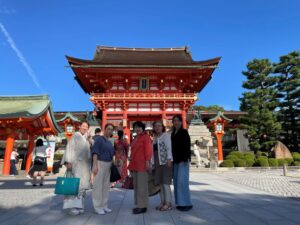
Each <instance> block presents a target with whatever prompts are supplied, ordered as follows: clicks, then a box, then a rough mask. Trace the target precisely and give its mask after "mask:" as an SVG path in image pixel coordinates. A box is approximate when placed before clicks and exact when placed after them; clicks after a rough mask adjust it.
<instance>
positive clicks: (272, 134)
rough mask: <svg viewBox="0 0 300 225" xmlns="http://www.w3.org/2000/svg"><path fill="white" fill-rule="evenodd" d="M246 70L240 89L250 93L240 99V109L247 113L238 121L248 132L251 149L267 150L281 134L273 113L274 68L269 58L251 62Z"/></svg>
mask: <svg viewBox="0 0 300 225" xmlns="http://www.w3.org/2000/svg"><path fill="white" fill-rule="evenodd" d="M247 69H248V70H247V71H243V72H242V73H243V75H245V76H246V78H247V80H246V81H245V82H243V88H245V89H247V90H249V91H246V92H244V93H243V96H242V97H241V98H240V101H241V105H240V109H241V110H242V111H245V112H247V113H248V114H247V115H246V116H244V117H242V118H241V125H242V127H243V128H245V129H246V130H247V135H248V137H249V144H250V148H251V149H252V150H254V151H258V150H262V151H270V150H271V148H272V147H273V146H274V144H275V142H276V140H277V138H278V135H279V133H280V131H281V125H280V123H279V122H278V121H277V116H276V112H275V109H276V107H277V106H278V101H277V99H276V96H277V91H276V89H275V87H274V86H275V84H276V81H277V79H276V77H274V76H272V72H273V66H272V63H271V62H270V61H269V60H268V59H261V60H258V59H254V60H253V61H251V62H249V63H248V64H247Z"/></svg>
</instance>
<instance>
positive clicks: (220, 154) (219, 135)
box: [216, 133, 224, 161]
mask: <svg viewBox="0 0 300 225" xmlns="http://www.w3.org/2000/svg"><path fill="white" fill-rule="evenodd" d="M223 135H224V134H223V133H216V137H217V148H218V161H223V147H222V138H223Z"/></svg>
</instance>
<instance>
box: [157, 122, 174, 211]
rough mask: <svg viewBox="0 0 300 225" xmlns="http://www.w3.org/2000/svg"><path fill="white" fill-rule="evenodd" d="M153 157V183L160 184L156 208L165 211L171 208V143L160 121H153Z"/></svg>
mask: <svg viewBox="0 0 300 225" xmlns="http://www.w3.org/2000/svg"><path fill="white" fill-rule="evenodd" d="M153 133H154V139H153V157H152V163H153V164H154V183H155V185H160V201H161V203H160V204H159V205H158V206H157V207H156V209H157V210H160V211H167V210H171V209H172V193H171V187H170V185H171V182H172V161H173V155H172V144H171V136H170V135H169V134H168V133H166V128H165V126H164V125H163V123H162V121H156V122H154V123H153Z"/></svg>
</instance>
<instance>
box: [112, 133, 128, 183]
mask: <svg viewBox="0 0 300 225" xmlns="http://www.w3.org/2000/svg"><path fill="white" fill-rule="evenodd" d="M114 148H115V163H116V166H117V167H118V169H119V172H120V175H121V179H120V180H119V182H122V183H123V182H124V181H125V179H126V177H127V175H128V172H127V158H128V142H127V140H126V139H125V138H124V132H123V131H122V130H119V131H118V139H117V140H115V142H114Z"/></svg>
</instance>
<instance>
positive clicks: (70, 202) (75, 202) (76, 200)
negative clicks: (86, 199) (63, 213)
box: [63, 196, 83, 209]
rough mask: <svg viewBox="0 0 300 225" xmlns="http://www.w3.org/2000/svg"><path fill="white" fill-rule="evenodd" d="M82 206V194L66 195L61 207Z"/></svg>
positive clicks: (80, 207)
mask: <svg viewBox="0 0 300 225" xmlns="http://www.w3.org/2000/svg"><path fill="white" fill-rule="evenodd" d="M71 208H79V209H82V208H83V198H82V196H74V197H66V198H65V199H64V202H63V209H71Z"/></svg>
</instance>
